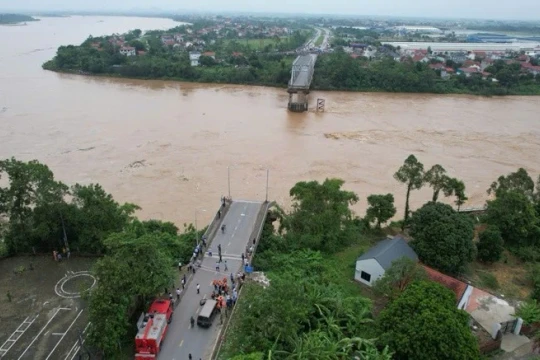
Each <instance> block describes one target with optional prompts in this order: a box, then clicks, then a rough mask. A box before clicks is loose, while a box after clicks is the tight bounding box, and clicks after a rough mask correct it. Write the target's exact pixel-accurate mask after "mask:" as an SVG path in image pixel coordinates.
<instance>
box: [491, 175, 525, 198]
mask: <svg viewBox="0 0 540 360" xmlns="http://www.w3.org/2000/svg"><path fill="white" fill-rule="evenodd" d="M507 191H518V192H521V193H523V194H524V195H525V196H527V197H528V198H532V196H533V192H534V181H533V179H531V177H530V176H529V174H528V173H527V170H525V169H524V168H519V169H518V171H516V172H513V173H510V174H508V175H506V176H503V175H501V176H499V178H498V179H497V181H494V182H493V183H492V184H491V186H490V187H489V189H488V190H487V193H488V194H490V195H491V194H494V195H495V196H499V195H500V194H501V193H503V192H507Z"/></svg>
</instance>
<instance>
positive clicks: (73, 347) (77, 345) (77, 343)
mask: <svg viewBox="0 0 540 360" xmlns="http://www.w3.org/2000/svg"><path fill="white" fill-rule="evenodd" d="M89 326H90V323H88V324H86V327H85V328H84V330H83V331H82V333H81V336H82V335H84V333H85V332H86V330H88V327H89ZM82 343H83V344H84V339H83V341H82ZM75 349H76V350H75ZM73 350H75V354H73V357H72V358H71V359H73V358H75V356H76V355H77V353H78V352H79V350H80V346H79V340H76V341H75V343H74V344H73V346H72V347H71V349H70V350H69V352H68V353H67V355H66V357H65V358H64V360H67V359H68V357H69V355H71V353H72V352H73Z"/></svg>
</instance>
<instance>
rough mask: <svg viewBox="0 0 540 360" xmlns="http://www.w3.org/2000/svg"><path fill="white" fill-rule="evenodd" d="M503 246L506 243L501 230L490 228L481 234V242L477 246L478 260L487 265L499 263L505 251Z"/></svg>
mask: <svg viewBox="0 0 540 360" xmlns="http://www.w3.org/2000/svg"><path fill="white" fill-rule="evenodd" d="M503 244H504V242H503V239H502V236H501V232H500V231H499V229H497V228H496V227H494V226H488V227H487V228H486V230H484V231H483V232H482V233H481V234H480V241H479V242H478V245H477V248H478V255H477V259H478V260H480V261H482V262H487V263H494V262H497V261H499V260H500V259H501V256H502V253H503V251H504V247H503Z"/></svg>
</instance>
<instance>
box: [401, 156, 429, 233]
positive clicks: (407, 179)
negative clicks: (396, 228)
mask: <svg viewBox="0 0 540 360" xmlns="http://www.w3.org/2000/svg"><path fill="white" fill-rule="evenodd" d="M394 178H395V179H396V180H397V181H399V182H401V183H403V184H405V185H407V195H406V197H405V216H404V218H403V225H402V229H405V226H406V225H407V220H408V219H409V198H410V194H411V190H418V189H420V188H421V187H422V185H424V165H423V164H422V163H421V162H419V161H418V160H417V159H416V157H415V156H414V155H409V157H407V159H405V162H404V163H403V165H402V166H401V167H400V168H399V170H398V171H397V172H396V173H395V174H394Z"/></svg>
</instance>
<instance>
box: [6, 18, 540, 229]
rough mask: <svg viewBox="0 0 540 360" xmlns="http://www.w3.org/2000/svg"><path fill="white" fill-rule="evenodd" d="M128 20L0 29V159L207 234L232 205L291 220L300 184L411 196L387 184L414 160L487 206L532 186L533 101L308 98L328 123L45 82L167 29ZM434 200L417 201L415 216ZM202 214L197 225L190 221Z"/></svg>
mask: <svg viewBox="0 0 540 360" xmlns="http://www.w3.org/2000/svg"><path fill="white" fill-rule="evenodd" d="M176 24H177V23H174V22H173V21H171V20H166V19H147V18H132V17H125V18H120V17H71V18H44V19H42V21H40V22H35V23H28V25H27V26H9V27H0V157H1V158H6V157H11V156H15V157H16V158H18V159H22V160H30V159H38V160H39V161H41V162H44V163H46V164H48V165H49V166H50V167H51V169H52V170H53V171H54V173H55V174H56V176H57V177H58V178H59V179H60V180H62V181H64V182H66V183H68V184H74V183H76V182H79V183H85V184H87V183H90V182H98V183H100V184H102V185H103V186H104V187H105V189H106V190H107V191H109V192H111V193H112V194H113V195H114V197H115V198H116V199H117V200H118V201H121V202H133V203H136V204H138V205H140V206H141V207H142V210H141V212H140V216H141V217H143V218H150V217H153V218H158V219H167V220H172V221H174V222H176V223H177V224H180V225H181V224H182V223H184V222H194V221H195V217H196V216H197V217H198V222H199V226H201V224H203V223H207V222H208V220H209V219H210V218H211V216H212V215H213V211H214V210H215V209H216V208H217V206H218V205H219V199H220V196H221V195H227V193H228V171H227V168H228V167H230V190H231V195H232V197H233V198H241V199H252V200H264V199H265V196H266V174H267V173H266V169H269V174H270V177H269V188H268V197H269V199H271V200H276V201H278V202H279V203H281V204H283V205H285V206H287V205H289V204H290V202H289V196H288V192H289V189H290V188H291V187H292V186H293V185H294V184H295V183H296V182H297V181H301V180H324V179H325V178H327V177H339V178H342V179H344V180H345V181H346V185H345V187H346V188H347V189H349V190H352V191H355V192H356V193H357V194H358V195H359V196H360V199H361V201H360V202H359V203H358V204H357V205H356V206H355V210H356V211H357V213H358V214H359V215H363V214H364V211H365V207H366V197H367V196H368V195H370V194H374V193H388V192H391V193H394V195H395V197H396V205H397V207H398V211H399V213H398V214H399V215H401V213H402V209H403V204H404V195H405V188H404V187H403V186H402V185H400V184H399V183H397V182H396V181H395V180H394V179H393V174H394V172H395V171H396V170H397V169H398V168H399V166H400V165H401V164H402V162H403V160H404V159H405V158H406V157H407V156H408V155H409V154H411V153H413V154H415V155H416V156H417V157H418V158H419V159H420V161H422V162H423V163H424V164H425V166H426V167H429V166H431V165H433V164H435V163H440V164H442V165H443V166H444V167H445V168H446V169H447V170H448V172H449V174H450V175H452V176H455V177H458V178H461V179H463V180H464V181H465V184H466V186H467V193H468V196H469V198H470V201H469V202H468V204H467V205H465V206H478V205H482V204H483V203H484V201H485V200H486V197H487V195H486V189H487V188H488V186H489V184H490V183H491V182H492V181H493V180H495V179H496V178H497V177H498V176H499V175H501V174H505V173H508V172H511V171H514V170H516V169H517V168H518V167H524V168H525V169H527V170H528V171H529V172H530V173H532V175H533V176H534V177H536V176H538V174H539V173H540V162H539V161H538V160H539V159H538V154H540V121H539V120H540V98H538V97H505V98H485V97H472V96H448V95H424V94H384V93H376V94H369V93H345V92H313V93H312V94H311V95H310V99H311V104H310V106H311V107H312V108H313V107H314V105H315V102H316V99H317V98H323V99H325V100H326V109H325V112H324V113H317V112H315V111H310V112H307V113H303V114H293V113H289V112H288V111H287V109H286V103H287V99H288V96H287V93H286V91H285V90H283V89H273V88H264V87H249V86H233V85H207V84H189V83H178V82H163V81H142V80H119V79H107V78H96V77H84V76H77V75H64V74H56V73H53V72H48V71H44V70H42V69H41V64H42V63H43V62H44V61H46V60H48V59H49V58H51V57H52V56H53V55H54V53H55V50H56V48H57V47H58V46H59V45H64V44H70V43H71V44H79V43H80V42H82V41H83V40H84V39H85V38H86V37H87V36H88V35H94V36H97V35H102V34H109V33H113V32H125V31H127V30H130V29H134V28H141V29H154V28H169V27H172V26H175V25H176ZM429 197H430V191H429V190H427V189H424V190H421V191H416V192H413V193H412V198H411V200H412V207H413V209H414V208H416V207H418V206H420V205H421V204H422V203H423V202H425V201H427V200H428V199H429ZM196 213H197V214H198V215H196Z"/></svg>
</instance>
